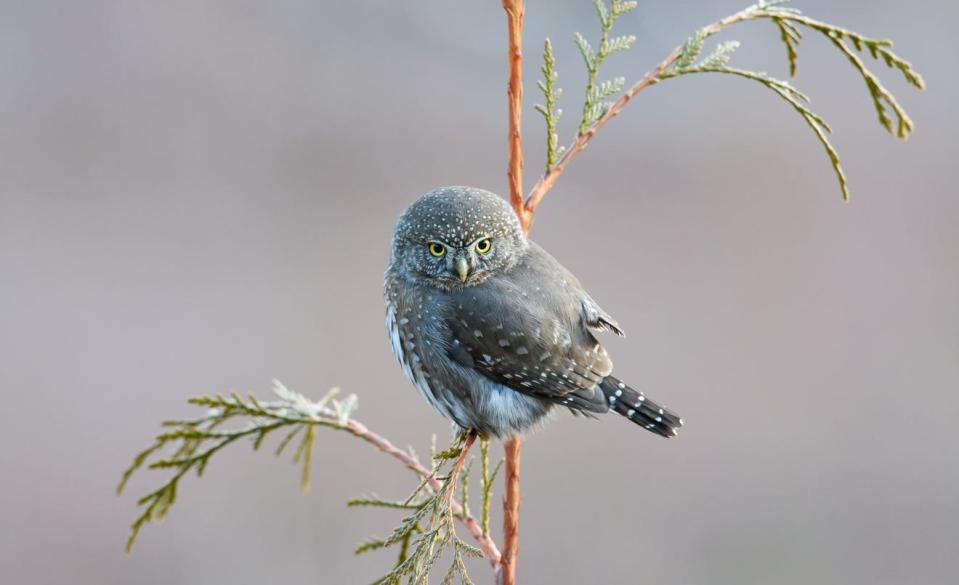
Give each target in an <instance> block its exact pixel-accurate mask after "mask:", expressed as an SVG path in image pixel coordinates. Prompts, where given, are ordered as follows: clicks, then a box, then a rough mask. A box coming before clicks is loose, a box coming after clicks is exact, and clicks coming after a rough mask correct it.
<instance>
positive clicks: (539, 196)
mask: <svg viewBox="0 0 959 585" xmlns="http://www.w3.org/2000/svg"><path fill="white" fill-rule="evenodd" d="M682 50H683V49H682V47H681V46H680V47H677V48H676V50H674V51H673V52H672V53H670V54H669V56H668V57H666V59H665V60H663V62H662V63H660V64H659V65H657V66H656V68H655V69H653V70H652V71H650V72H649V73H647V74H646V75H644V76H643V78H642V79H641V80H639V82H638V83H636V85H634V86H633V87H631V88H629V91H627V92H626V93H624V94H623V95H621V96H620V97H619V99H618V100H616V101H615V102H614V103H613V105H611V106H610V107H609V110H607V111H606V113H605V114H603V115H602V116H601V117H600V118H599V120H596V123H595V124H593V125H592V126H590V127H589V128H588V129H587V130H586V131H585V132H583V133H582V134H580V135H579V136H577V137H576V140H574V141H573V143H572V144H570V145H569V147H568V148H567V149H566V152H565V153H564V154H563V156H562V158H560V159H559V162H558V163H556V166H554V167H553V168H551V169H550V170H549V171H548V172H547V173H546V174H545V175H543V176H542V177H540V179H539V181H537V182H536V184H535V185H534V186H533V188H532V190H530V192H529V196H528V197H527V198H526V203H525V205H524V206H523V213H524V215H526V216H528V217H529V218H530V222H531V221H532V217H533V213H534V212H535V211H536V207H537V206H538V205H539V204H540V202H541V201H542V200H543V197H544V196H545V195H546V193H547V192H549V190H550V189H552V188H553V185H554V184H555V183H556V179H558V178H559V176H560V175H561V174H562V173H563V171H564V170H566V165H568V164H569V161H571V160H573V158H574V157H575V156H576V155H577V154H579V153H580V152H581V151H582V150H583V149H584V148H586V144H587V143H589V141H590V140H591V139H592V138H593V135H594V134H596V132H597V131H598V130H599V129H600V128H602V127H603V126H605V125H606V122H609V121H610V120H612V119H613V118H615V117H616V116H617V115H619V113H620V112H621V111H623V108H625V107H626V104H628V103H629V100H631V99H633V96H635V95H636V94H638V93H639V92H641V91H643V90H644V89H646V88H647V87H649V86H650V85H653V84H655V83H657V82H658V81H659V75H660V73H662V72H663V71H665V70H666V68H667V67H669V66H670V65H672V64H673V62H674V61H676V59H678V58H679V55H680V54H681V53H682Z"/></svg>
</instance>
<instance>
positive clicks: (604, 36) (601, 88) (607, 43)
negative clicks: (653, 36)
mask: <svg viewBox="0 0 959 585" xmlns="http://www.w3.org/2000/svg"><path fill="white" fill-rule="evenodd" d="M593 6H594V7H595V8H596V15H597V16H598V17H599V25H600V29H601V31H602V33H601V36H600V41H599V47H598V48H597V49H596V50H594V49H593V47H592V45H590V44H589V41H587V40H586V38H585V37H583V35H581V34H579V33H576V35H575V38H576V46H577V47H578V48H579V52H580V54H581V55H582V56H583V62H584V63H585V64H586V72H587V81H586V97H585V99H584V100H583V116H582V118H581V120H580V122H579V133H580V134H583V133H585V132H586V131H587V130H588V129H589V127H590V126H592V125H593V124H595V123H596V121H597V120H599V119H600V118H601V117H602V116H603V114H605V113H606V112H607V111H608V110H609V107H610V105H611V104H610V103H609V102H607V101H606V98H608V97H609V96H611V95H613V94H616V93H619V92H620V91H621V90H622V89H623V86H624V85H625V84H626V80H625V79H624V78H622V77H617V78H615V79H612V80H609V81H604V82H601V83H599V84H597V82H596V77H597V75H598V74H599V68H600V66H601V65H602V64H603V62H604V61H605V60H606V58H607V57H609V56H610V55H612V54H614V53H619V52H622V51H626V50H628V49H629V48H630V47H632V46H633V44H634V43H635V42H636V37H635V36H633V35H627V36H618V37H612V38H610V36H609V35H610V32H611V31H612V29H613V25H614V24H615V23H616V20H617V19H618V18H619V17H620V16H622V15H624V14H626V13H627V12H630V11H632V10H633V9H635V8H636V6H637V3H636V2H624V1H623V0H612V1H611V3H610V4H609V5H608V6H607V4H606V0H593ZM550 168H552V165H550Z"/></svg>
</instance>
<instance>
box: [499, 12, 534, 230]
mask: <svg viewBox="0 0 959 585" xmlns="http://www.w3.org/2000/svg"><path fill="white" fill-rule="evenodd" d="M503 9H504V10H505V11H506V22H507V25H508V29H509V51H508V54H507V56H508V58H509V85H508V86H507V90H506V95H507V97H508V98H509V100H508V101H509V138H508V143H509V166H508V167H507V170H506V177H507V179H508V181H509V200H510V203H511V204H512V206H513V210H515V211H516V215H518V216H519V220H520V223H521V224H522V225H523V230H524V231H526V232H529V225H530V215H529V214H527V213H526V211H525V209H524V206H523V124H522V120H523V16H524V15H525V12H526V8H525V7H524V5H523V0H503Z"/></svg>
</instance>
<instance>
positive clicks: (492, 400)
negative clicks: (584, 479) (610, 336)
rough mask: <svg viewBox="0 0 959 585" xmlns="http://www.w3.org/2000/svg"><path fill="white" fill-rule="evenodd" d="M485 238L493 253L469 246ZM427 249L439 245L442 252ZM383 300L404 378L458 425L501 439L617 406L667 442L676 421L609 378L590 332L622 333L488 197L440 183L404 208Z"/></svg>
mask: <svg viewBox="0 0 959 585" xmlns="http://www.w3.org/2000/svg"><path fill="white" fill-rule="evenodd" d="M487 238H488V239H489V240H490V242H491V244H492V245H491V246H490V249H489V250H488V251H486V252H485V253H480V251H479V249H480V248H482V246H477V242H482V241H483V240H485V239H487ZM430 244H440V245H442V247H443V249H444V250H445V252H444V254H443V256H442V257H436V256H434V255H433V254H431V253H430V251H429V249H428V247H429V246H430ZM467 268H468V269H467ZM385 297H386V313H387V319H386V320H387V328H388V329H389V333H390V338H391V340H392V344H393V350H394V353H395V354H396V357H397V359H398V360H399V361H400V364H401V365H402V367H403V370H404V372H405V373H406V375H407V377H409V378H410V380H412V381H413V383H414V384H415V385H416V387H417V388H418V389H419V391H420V393H421V394H422V395H423V396H424V397H425V398H426V399H427V401H429V402H430V404H432V405H433V406H434V407H435V408H436V409H437V410H439V411H440V412H441V413H442V414H443V415H445V416H447V417H448V418H451V419H452V420H453V421H455V422H456V423H457V424H458V425H459V426H461V427H463V428H466V429H473V430H476V431H477V432H479V433H481V434H483V435H494V436H498V437H506V436H510V435H513V434H517V433H521V432H523V431H526V430H528V429H529V428H530V427H532V426H534V425H535V424H536V423H537V422H538V421H539V420H541V419H542V418H543V417H544V416H545V415H546V414H547V413H548V412H549V411H550V410H551V408H552V407H553V406H557V405H559V406H565V407H567V408H569V409H570V410H572V411H573V412H574V413H585V414H600V413H605V412H608V411H609V410H614V411H615V412H617V413H619V414H622V415H623V416H626V417H627V418H629V419H630V420H633V421H634V422H636V423H637V424H640V425H641V426H643V427H645V428H647V429H649V430H651V431H653V432H655V433H657V434H660V435H662V436H666V437H669V436H673V435H674V434H675V433H676V431H677V430H678V428H679V427H680V426H681V425H682V422H681V420H680V419H679V418H678V417H676V415H674V414H673V413H671V412H669V411H667V410H665V409H664V408H661V407H660V406H659V405H657V404H655V403H653V402H652V401H650V400H647V399H646V397H645V396H643V395H642V394H641V393H638V392H636V391H635V390H633V389H632V388H629V387H628V386H627V385H626V384H624V383H623V382H621V381H620V380H618V379H617V378H615V377H613V376H612V375H611V373H612V369H613V364H612V361H611V360H610V358H609V355H608V354H607V352H606V350H605V348H603V346H602V345H601V344H600V343H599V342H598V341H597V339H596V338H595V337H594V332H596V331H602V330H610V331H613V332H616V333H619V334H622V331H621V330H620V328H619V325H617V324H616V322H615V321H614V320H613V319H612V318H611V317H610V316H609V315H608V314H607V313H606V312H604V311H603V310H602V309H601V308H600V307H599V305H598V304H596V302H595V301H593V299H592V298H590V296H589V295H588V294H587V293H586V292H585V290H583V287H582V285H580V283H579V281H578V280H577V279H576V277H575V276H573V275H572V274H571V273H570V272H569V271H568V270H566V269H565V268H564V267H563V266H562V265H561V264H560V263H559V262H557V261H556V260H555V259H554V258H553V257H552V256H550V255H549V254H548V253H547V252H546V251H545V250H543V249H542V248H541V247H539V246H538V245H537V244H535V243H534V242H532V241H530V240H528V239H527V238H526V236H525V235H524V234H523V231H522V229H521V227H520V225H519V221H518V220H517V219H516V216H515V214H514V213H513V211H512V209H510V207H509V205H508V204H507V203H506V201H505V200H503V199H502V198H500V197H498V196H496V195H494V194H492V193H489V192H487V191H483V190H480V189H474V188H469V187H446V188H442V189H438V190H436V191H433V192H431V193H428V194H426V195H424V196H422V197H421V198H419V199H418V200H417V201H415V202H414V203H413V204H412V205H410V207H409V208H407V210H406V211H405V212H404V213H403V215H401V216H400V219H399V220H398V222H397V226H396V231H395V233H394V236H393V250H392V255H391V260H390V265H389V267H388V269H387V273H386V284H385Z"/></svg>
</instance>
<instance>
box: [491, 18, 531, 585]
mask: <svg viewBox="0 0 959 585" xmlns="http://www.w3.org/2000/svg"><path fill="white" fill-rule="evenodd" d="M503 9H504V10H505V11H506V21H507V25H508V31H509V51H508V58H509V85H508V89H507V97H508V98H509V99H508V102H509V141H508V142H509V166H508V167H507V171H506V176H507V179H508V181H509V200H510V203H511V204H512V206H513V210H514V211H515V212H516V215H517V217H519V221H520V224H521V225H522V226H523V231H524V232H525V233H527V234H528V233H529V228H530V225H531V222H532V219H533V213H532V211H527V210H526V206H525V204H524V202H523V130H522V113H523V17H524V15H525V12H526V9H525V7H524V3H523V0H503ZM521 446H522V440H521V439H520V438H519V437H513V438H511V439H509V440H508V441H506V443H505V450H506V489H505V493H504V497H503V556H502V562H501V565H500V567H499V573H498V579H497V580H498V581H499V583H501V584H502V585H515V583H516V551H517V544H518V543H519V457H520V447H521Z"/></svg>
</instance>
